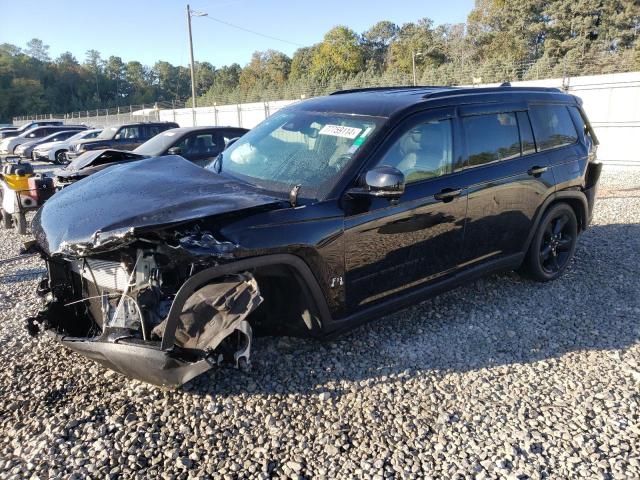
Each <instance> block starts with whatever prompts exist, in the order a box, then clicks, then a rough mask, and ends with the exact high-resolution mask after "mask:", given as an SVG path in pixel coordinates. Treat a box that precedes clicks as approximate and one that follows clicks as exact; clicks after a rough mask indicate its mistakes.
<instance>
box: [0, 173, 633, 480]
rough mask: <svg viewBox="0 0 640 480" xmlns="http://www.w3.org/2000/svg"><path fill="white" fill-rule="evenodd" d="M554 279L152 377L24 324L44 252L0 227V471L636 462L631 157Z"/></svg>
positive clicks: (328, 472)
mask: <svg viewBox="0 0 640 480" xmlns="http://www.w3.org/2000/svg"><path fill="white" fill-rule="evenodd" d="M601 185H602V187H601V191H600V199H599V201H598V203H597V207H596V212H595V218H594V225H593V226H592V228H590V229H589V230H588V232H587V233H585V234H584V236H583V237H582V239H581V241H580V244H579V247H578V250H577V253H576V260H575V261H574V262H573V263H572V265H571V266H570V268H569V269H568V271H567V273H566V274H565V276H564V277H563V278H562V279H561V280H559V281H557V282H554V283H550V284H544V285H543V284H536V283H532V282H529V281H525V280H522V279H521V278H520V277H518V276H517V275H516V274H511V273H509V274H502V275H495V276H492V277H489V278H486V279H483V280H480V281H477V282H475V283H473V284H470V285H468V286H466V287H464V288H460V289H457V290H455V291H452V292H449V293H447V294H444V295H441V296H440V297H437V298H435V299H432V300H429V301H426V302H424V303H422V304H420V305H416V306H414V307H412V308H410V309H408V310H405V311H402V312H399V313H396V314H394V315H390V316H388V317H386V318H384V319H381V320H379V321H377V322H373V323H370V324H368V325H365V326H363V327H361V328H359V329H357V330H355V331H353V332H352V333H350V334H348V335H345V336H343V337H340V338H339V339H338V340H335V341H333V342H324V343H322V342H317V341H307V340H298V339H288V338H285V339H276V338H267V339H258V341H257V342H256V345H255V347H256V348H255V350H254V355H253V357H252V358H253V364H254V368H253V370H252V371H251V372H249V373H246V374H245V373H241V372H239V371H235V370H230V369H224V370H221V371H216V372H210V373H208V374H205V375H203V376H201V377H199V378H197V379H196V380H194V381H192V382H190V383H189V384H187V385H186V386H184V387H183V388H182V389H181V390H166V389H162V388H157V387H153V386H149V385H146V384H143V383H140V382H135V381H130V380H127V379H125V378H123V377H121V376H119V375H117V374H115V373H112V372H109V371H106V370H105V369H103V368H102V367H100V366H97V365H95V364H93V363H92V362H90V361H89V360H86V359H84V358H82V357H80V356H78V355H76V354H73V353H71V352H70V351H67V350H66V349H64V348H62V347H60V346H58V345H56V344H55V343H54V342H53V341H52V340H49V339H47V338H42V339H39V340H37V341H35V340H32V339H31V338H29V337H28V335H27V334H26V331H25V330H24V328H23V322H22V321H21V319H22V318H23V317H24V316H25V315H26V314H32V313H35V312H36V310H37V308H38V306H37V301H36V297H35V295H34V293H33V291H34V288H35V285H36V281H37V277H38V275H39V273H40V272H41V271H42V269H43V264H42V263H41V262H40V261H39V260H38V259H36V258H34V257H31V258H27V259H24V258H16V255H17V253H18V249H19V246H20V239H19V238H18V236H17V235H15V234H13V233H12V232H6V231H0V365H1V366H2V368H0V432H1V434H0V476H1V477H4V478H28V477H32V478H49V477H63V478H85V477H92V478H207V477H213V478H268V477H270V476H271V477H274V476H275V477H280V478H285V477H293V478H376V479H380V478H416V477H422V478H446V479H449V478H478V479H481V478H512V479H516V478H517V479H526V478H532V479H537V478H571V479H574V478H616V479H617V478H639V477H640V462H639V457H638V452H640V440H639V439H640V424H639V422H638V418H639V414H638V411H639V409H638V407H639V405H638V404H639V395H638V387H639V385H640V347H639V340H640V322H639V319H640V295H638V292H639V288H640V275H639V273H640V267H639V266H638V260H639V259H640V170H636V171H635V172H634V171H631V172H629V171H627V172H609V173H605V175H604V177H603V179H602V183H601Z"/></svg>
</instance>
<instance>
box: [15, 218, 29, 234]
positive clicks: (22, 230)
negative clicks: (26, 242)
mask: <svg viewBox="0 0 640 480" xmlns="http://www.w3.org/2000/svg"><path fill="white" fill-rule="evenodd" d="M15 220H16V228H17V230H18V233H19V234H20V235H26V234H27V217H26V216H25V214H24V213H16V214H15Z"/></svg>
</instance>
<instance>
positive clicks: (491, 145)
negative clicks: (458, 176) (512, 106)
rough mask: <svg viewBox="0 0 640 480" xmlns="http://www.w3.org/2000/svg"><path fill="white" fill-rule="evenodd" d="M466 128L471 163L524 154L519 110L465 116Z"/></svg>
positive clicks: (463, 123) (463, 126)
mask: <svg viewBox="0 0 640 480" xmlns="http://www.w3.org/2000/svg"><path fill="white" fill-rule="evenodd" d="M462 129H463V132H464V138H465V143H466V146H467V161H466V166H468V167H474V166H477V165H484V164H486V163H491V162H495V161H498V160H506V159H509V158H515V157H518V156H520V134H519V132H518V122H517V120H516V115H515V113H492V114H487V115H473V116H470V117H463V118H462Z"/></svg>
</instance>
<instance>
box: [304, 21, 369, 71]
mask: <svg viewBox="0 0 640 480" xmlns="http://www.w3.org/2000/svg"><path fill="white" fill-rule="evenodd" d="M364 59H365V55H364V48H363V47H362V45H361V43H360V39H359V38H358V34H357V33H356V32H354V31H353V30H351V29H350V28H347V27H344V26H338V27H334V28H332V29H331V30H329V31H328V32H327V33H326V34H325V36H324V40H323V41H322V43H320V45H318V48H317V49H316V50H315V52H314V54H313V58H312V60H311V69H310V73H311V75H313V76H315V77H317V78H320V79H323V80H327V79H329V78H331V77H334V76H337V75H350V74H355V73H357V72H359V71H360V70H362V69H363V68H364Z"/></svg>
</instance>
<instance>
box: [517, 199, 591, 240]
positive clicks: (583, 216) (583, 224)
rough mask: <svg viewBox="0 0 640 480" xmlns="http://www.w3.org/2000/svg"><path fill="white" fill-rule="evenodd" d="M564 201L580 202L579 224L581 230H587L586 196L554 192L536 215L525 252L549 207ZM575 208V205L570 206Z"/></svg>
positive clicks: (587, 205)
mask: <svg viewBox="0 0 640 480" xmlns="http://www.w3.org/2000/svg"><path fill="white" fill-rule="evenodd" d="M563 200H569V201H570V202H578V204H579V205H580V212H579V215H577V217H578V224H579V226H580V230H582V231H584V230H585V229H586V228H587V221H588V218H589V204H588V202H587V197H586V195H585V194H584V193H583V192H582V191H580V190H561V191H559V192H554V193H552V194H551V195H549V196H548V197H547V199H546V200H545V201H544V202H543V203H542V205H541V206H540V208H539V209H538V212H537V213H536V217H535V220H534V222H533V225H532V227H531V230H530V231H529V235H528V236H527V241H526V243H525V246H524V252H527V251H528V250H529V246H530V245H531V242H532V241H533V237H534V235H535V233H536V230H537V229H538V225H540V221H541V220H542V217H543V216H544V214H545V212H547V210H549V207H550V206H551V205H552V204H554V203H558V202H561V201H563ZM570 206H572V207H573V205H571V204H570Z"/></svg>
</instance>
